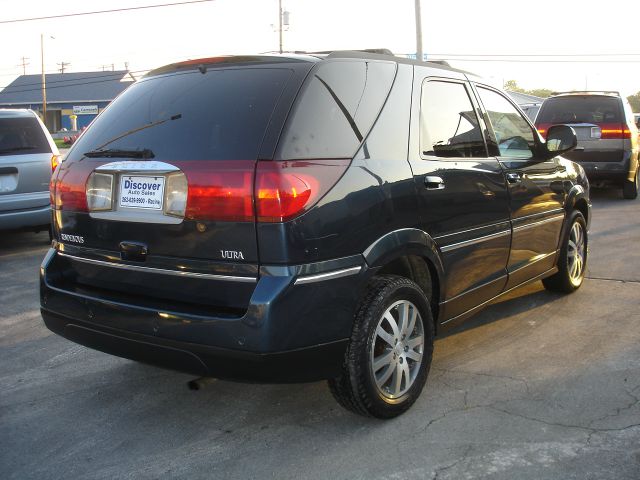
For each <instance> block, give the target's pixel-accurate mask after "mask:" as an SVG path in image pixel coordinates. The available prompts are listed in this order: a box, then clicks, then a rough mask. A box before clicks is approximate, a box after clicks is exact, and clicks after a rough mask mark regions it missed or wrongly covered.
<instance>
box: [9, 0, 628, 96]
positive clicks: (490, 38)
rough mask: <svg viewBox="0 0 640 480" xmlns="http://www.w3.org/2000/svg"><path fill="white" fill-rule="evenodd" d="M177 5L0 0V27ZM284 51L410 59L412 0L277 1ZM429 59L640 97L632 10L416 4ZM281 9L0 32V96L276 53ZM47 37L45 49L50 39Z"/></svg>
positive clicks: (154, 13)
mask: <svg viewBox="0 0 640 480" xmlns="http://www.w3.org/2000/svg"><path fill="white" fill-rule="evenodd" d="M180 1H185V0H135V1H134V0H80V1H79V0H65V1H64V2H56V1H51V0H0V6H1V7H2V8H1V9H0V22H1V21H3V20H13V19H22V18H31V17H40V16H49V15H61V14H67V13H81V12H88V11H96V10H110V9H117V8H127V7H138V6H144V5H157V4H164V3H173V2H180ZM282 2H283V8H284V9H285V10H287V11H288V12H290V16H289V19H290V25H289V27H288V29H287V30H286V31H285V32H284V33H283V44H284V49H285V50H287V51H294V50H299V51H319V50H332V49H333V50H335V49H361V48H388V49H390V50H391V51H392V52H394V53H396V54H407V53H415V52H416V37H415V16H414V15H415V3H414V0H395V1H394V0H385V1H383V0H282ZM421 5H422V30H423V49H424V52H425V53H426V54H427V58H430V59H444V58H446V59H449V63H450V64H451V65H452V66H454V67H457V68H462V69H464V70H468V71H471V72H474V73H476V74H479V75H481V76H483V77H485V78H486V79H488V80H489V81H490V82H491V83H493V84H495V85H498V86H502V84H503V83H504V82H506V81H507V80H516V81H517V83H518V85H519V86H520V87H523V88H525V89H534V88H549V89H552V90H572V89H581V90H582V89H591V90H594V89H600V90H617V91H620V92H621V93H622V94H624V95H625V96H627V95H631V94H634V93H636V92H639V91H640V1H638V0H617V1H616V2H612V3H611V4H608V3H600V2H585V1H584V0H580V1H575V0H538V1H536V2H530V1H526V2H525V1H522V0H511V1H504V0H485V1H483V2H480V1H477V0H474V1H470V0H452V1H427V0H422V4H421ZM277 23H278V0H214V1H210V2H206V3H197V4H188V5H179V6H167V7H162V8H152V9H143V10H134V11H128V12H120V13H104V14H98V15H87V16H76V17H70V18H58V19H50V20H37V21H28V22H17V23H0V44H1V45H3V48H2V49H0V87H4V86H6V85H8V84H9V83H11V81H12V80H13V79H15V78H16V76H17V75H20V74H22V72H23V67H22V66H21V65H20V64H21V63H22V62H23V60H22V57H26V58H28V60H26V62H28V63H29V65H27V66H26V67H25V68H26V73H27V74H36V73H38V74H39V73H41V49H40V36H41V34H42V35H43V36H44V60H45V71H46V72H47V73H57V72H58V69H59V68H60V66H59V65H58V64H59V63H61V62H66V63H68V64H70V65H69V66H67V67H66V69H67V70H66V71H73V72H82V71H101V70H103V69H111V68H112V64H113V66H114V68H115V69H124V68H125V64H126V65H128V67H129V69H130V70H132V71H140V72H141V71H144V70H149V69H152V68H155V67H158V66H162V65H165V64H168V63H172V62H175V61H181V60H186V59H194V58H202V57H208V56H216V55H221V54H247V53H262V52H269V51H277V50H278V33H277ZM51 37H54V38H51Z"/></svg>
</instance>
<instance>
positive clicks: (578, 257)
mask: <svg viewBox="0 0 640 480" xmlns="http://www.w3.org/2000/svg"><path fill="white" fill-rule="evenodd" d="M587 247H588V237H587V222H586V221H585V219H584V216H583V215H582V213H580V212H579V211H574V212H573V213H571V216H570V217H569V229H568V230H567V232H566V233H565V235H564V238H563V240H562V249H561V250H560V257H559V258H558V272H557V273H556V274H554V275H552V276H551V277H548V278H545V279H544V280H542V283H543V285H544V286H545V288H546V289H547V290H551V291H554V292H561V293H571V292H574V291H576V290H577V289H578V288H580V285H582V281H583V280H584V276H585V273H586V270H587V253H588V249H587Z"/></svg>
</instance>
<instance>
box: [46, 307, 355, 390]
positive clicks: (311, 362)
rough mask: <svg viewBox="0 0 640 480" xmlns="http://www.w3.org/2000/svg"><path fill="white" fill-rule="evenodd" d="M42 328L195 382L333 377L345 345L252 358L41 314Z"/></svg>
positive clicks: (60, 316) (274, 381)
mask: <svg viewBox="0 0 640 480" xmlns="http://www.w3.org/2000/svg"><path fill="white" fill-rule="evenodd" d="M42 318H43V319H44V322H45V324H46V326H47V327H48V328H49V329H50V330H51V331H52V332H54V333H57V334H58V335H61V336H62V337H65V338H67V339H68V340H71V341H73V342H75V343H78V344H80V345H84V346H86V347H89V348H93V349H95V350H100V351H102V352H105V353H109V354H111V355H116V356H119V357H123V358H128V359H131V360H136V361H139V362H143V363H147V364H151V365H155V366H158V367H163V368H167V369H171V370H178V371H181V372H185V373H190V374H193V375H197V376H204V377H214V378H226V379H232V380H244V381H249V382H269V383H290V382H306V381H314V380H319V379H324V378H331V377H335V376H336V375H337V374H338V372H339V371H340V366H341V364H342V360H343V357H344V352H345V349H346V344H347V340H339V341H335V342H331V343H327V344H322V345H314V346H312V347H306V348H300V349H296V350H290V351H286V352H274V353H254V352H244V351H240V350H231V349H225V348H219V347H211V346H206V345H199V344H195V343H187V342H177V341H172V340H167V339H162V338H158V337H153V336H148V335H140V334H135V333H132V332H127V331H122V330H114V329H109V328H107V327H104V326H102V327H100V326H96V325H93V324H90V323H88V322H82V321H79V320H78V319H72V318H68V317H64V316H62V315H59V314H55V313H52V312H50V311H47V310H45V309H42Z"/></svg>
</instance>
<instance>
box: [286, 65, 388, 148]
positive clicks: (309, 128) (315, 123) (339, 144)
mask: <svg viewBox="0 0 640 480" xmlns="http://www.w3.org/2000/svg"><path fill="white" fill-rule="evenodd" d="M395 74H396V65H395V64H394V63H390V62H379V61H363V60H347V61H345V60H340V61H327V62H322V63H320V64H319V65H318V66H316V67H314V70H312V71H311V73H310V74H309V78H308V79H307V80H306V83H305V85H304V87H303V89H302V92H301V93H300V94H299V98H298V100H297V101H296V104H295V106H294V107H293V112H292V113H291V114H290V115H289V119H288V120H287V125H286V126H285V130H284V133H283V135H282V137H281V139H280V145H279V147H278V152H277V154H276V159H278V160H293V159H296V160H300V159H316V158H351V157H353V156H354V154H355V153H356V150H357V149H358V147H359V146H360V143H362V140H363V139H364V138H365V137H366V136H367V134H368V133H369V130H371V127H372V126H373V123H374V122H375V120H376V118H377V117H378V114H379V113H380V110H381V109H382V105H383V104H384V101H385V100H386V99H387V95H388V94H389V90H391V84H392V83H393V79H394V77H395Z"/></svg>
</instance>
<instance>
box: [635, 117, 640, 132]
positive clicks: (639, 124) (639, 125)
mask: <svg viewBox="0 0 640 480" xmlns="http://www.w3.org/2000/svg"><path fill="white" fill-rule="evenodd" d="M636 126H637V127H638V128H639V129H640V118H638V120H636Z"/></svg>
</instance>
